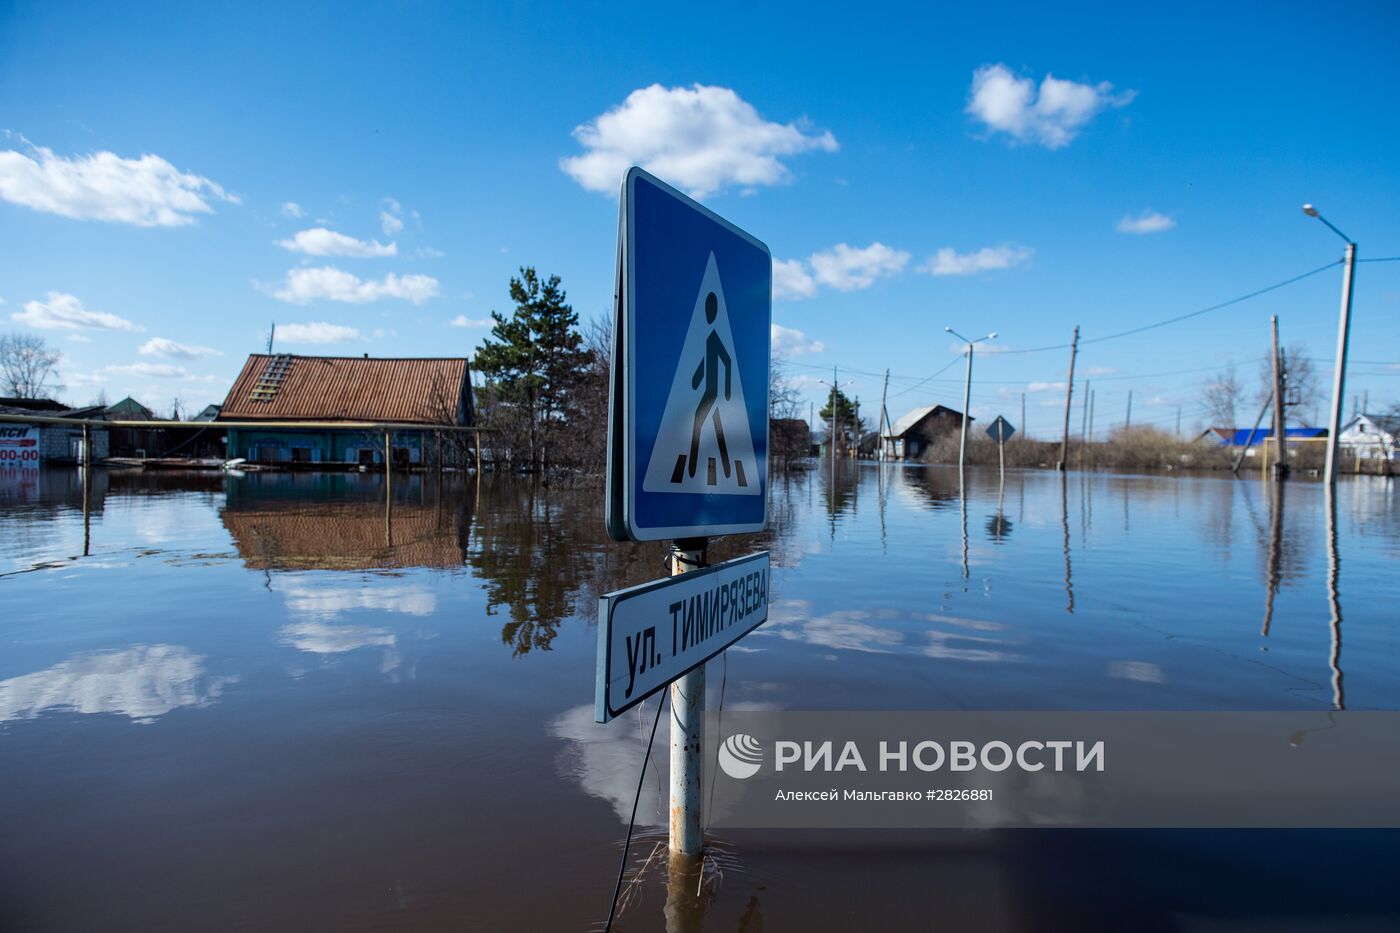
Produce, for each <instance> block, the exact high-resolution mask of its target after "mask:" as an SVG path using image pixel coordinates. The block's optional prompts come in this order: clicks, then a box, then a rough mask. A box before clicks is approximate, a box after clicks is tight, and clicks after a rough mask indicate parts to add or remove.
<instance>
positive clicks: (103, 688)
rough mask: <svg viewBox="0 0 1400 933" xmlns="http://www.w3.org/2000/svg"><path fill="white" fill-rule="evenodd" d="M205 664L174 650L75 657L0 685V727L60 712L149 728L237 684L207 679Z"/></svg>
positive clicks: (153, 648) (129, 650) (132, 650)
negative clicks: (110, 716) (119, 718)
mask: <svg viewBox="0 0 1400 933" xmlns="http://www.w3.org/2000/svg"><path fill="white" fill-rule="evenodd" d="M204 660H205V659H204V656H203V655H200V654H195V653H193V652H191V651H190V650H189V649H188V648H182V647H180V646H178V645H137V646H135V647H132V648H125V649H122V650H120V651H100V652H92V653H88V654H79V655H74V656H73V657H70V658H69V659H68V660H66V661H61V662H59V663H58V664H55V665H54V666H53V667H50V668H48V669H46V670H42V671H35V672H34V673H32V674H23V675H21V676H19V677H11V678H10V679H9V680H0V721H7V720H12V719H33V718H35V717H36V716H38V715H39V714H40V713H42V712H44V711H45V710H64V711H68V712H74V713H119V714H121V715H123V716H127V717H129V718H130V719H132V720H134V721H136V722H139V723H150V722H154V721H155V719H156V718H157V717H158V716H163V715H165V714H166V713H168V712H170V711H171V710H174V709H178V708H180V707H184V706H189V707H200V706H207V705H208V704H209V703H211V702H213V701H214V700H215V699H216V698H218V696H219V695H220V694H222V693H223V691H224V687H226V686H228V685H229V684H232V683H237V682H238V678H237V677H236V676H225V677H210V676H208V675H206V674H205V671H204Z"/></svg>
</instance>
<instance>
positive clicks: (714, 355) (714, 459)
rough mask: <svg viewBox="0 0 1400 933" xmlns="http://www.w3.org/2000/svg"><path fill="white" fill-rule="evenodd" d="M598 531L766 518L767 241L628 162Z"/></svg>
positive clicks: (653, 537) (703, 529) (750, 528)
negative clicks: (603, 506) (602, 525)
mask: <svg viewBox="0 0 1400 933" xmlns="http://www.w3.org/2000/svg"><path fill="white" fill-rule="evenodd" d="M617 287H618V294H617V303H616V304H617V312H616V323H615V326H614V328H613V367H612V371H613V381H612V385H611V387H610V393H611V399H610V402H611V404H610V405H609V420H608V482H607V526H608V533H609V535H610V536H611V537H613V538H614V539H615V540H619V541H627V540H631V541H659V540H665V539H679V538H698V537H709V536H711V535H725V534H738V533H744V532H755V531H762V530H763V528H764V527H765V525H766V524H767V517H768V508H767V503H768V496H767V492H768V488H767V487H768V367H769V352H770V347H769V343H770V335H771V329H772V320H773V307H772V306H773V260H772V256H771V255H770V254H769V252H768V247H767V246H765V245H764V244H763V243H762V242H760V241H759V240H757V239H756V238H754V237H753V236H751V235H749V234H748V233H745V232H744V231H743V230H740V229H739V228H738V227H736V226H734V225H733V224H732V223H730V222H729V221H727V220H725V219H724V218H722V217H720V216H719V215H717V214H715V213H714V212H713V211H711V210H709V209H707V208H705V207H704V206H702V205H701V204H699V203H697V202H695V201H694V200H692V199H691V198H688V197H686V196H685V195H684V194H681V193H680V192H679V191H677V190H676V189H674V188H672V187H671V186H670V185H667V184H665V183H664V182H662V181H660V180H658V179H657V178H655V177H654V176H652V175H650V174H648V173H647V172H645V171H643V170H642V169H640V168H632V169H631V170H629V171H628V173H627V176H626V178H625V179H624V181H623V186H622V202H621V210H620V212H619V231H618V275H617Z"/></svg>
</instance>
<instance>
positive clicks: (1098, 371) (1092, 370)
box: [1085, 366, 1118, 376]
mask: <svg viewBox="0 0 1400 933" xmlns="http://www.w3.org/2000/svg"><path fill="white" fill-rule="evenodd" d="M1085 372H1086V373H1087V374H1088V375H1090V376H1111V375H1113V374H1114V373H1116V372H1118V367H1117V366H1090V367H1089V368H1088V369H1086V370H1085Z"/></svg>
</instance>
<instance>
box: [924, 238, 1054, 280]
mask: <svg viewBox="0 0 1400 933" xmlns="http://www.w3.org/2000/svg"><path fill="white" fill-rule="evenodd" d="M1033 255H1035V250H1033V249H1031V248H1030V247H1028V246H1015V245H1013V244H1011V243H1003V244H1002V245H1001V246H985V247H983V248H982V249H979V250H978V251H977V252H975V253H959V252H958V251H957V250H955V249H953V248H952V247H950V246H945V247H944V248H943V249H940V250H939V251H938V252H937V253H936V254H935V255H934V256H933V258H931V259H930V260H929V261H928V262H927V263H925V264H924V265H923V266H922V267H920V271H923V272H928V273H929V274H930V275H940V276H942V275H974V274H976V273H978V272H991V271H994V270H997V269H1010V268H1011V267H1012V266H1018V265H1020V264H1021V263H1023V262H1025V261H1026V260H1027V259H1030V258H1031V256H1033Z"/></svg>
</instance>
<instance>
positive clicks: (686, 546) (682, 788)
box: [670, 538, 707, 858]
mask: <svg viewBox="0 0 1400 933" xmlns="http://www.w3.org/2000/svg"><path fill="white" fill-rule="evenodd" d="M706 544H707V542H706V540H705V539H704V538H683V539H680V540H677V541H675V542H673V543H672V545H671V575H672V576H679V575H680V574H683V573H687V572H689V571H692V570H698V569H700V568H701V567H704V566H705V545H706ZM704 741H705V665H703V664H702V665H700V666H699V667H697V668H696V669H695V670H693V671H691V672H690V673H688V674H685V675H684V676H682V677H680V678H679V679H677V680H675V681H673V682H672V683H671V832H670V843H671V845H670V848H671V855H672V856H673V857H674V856H687V857H692V858H698V857H699V856H700V854H701V852H702V851H703V850H704V848H705V832H704V827H703V826H702V825H701V821H700V800H701V794H700V788H701V784H702V781H701V776H702V771H701V760H702V752H701V746H703V745H704Z"/></svg>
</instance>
